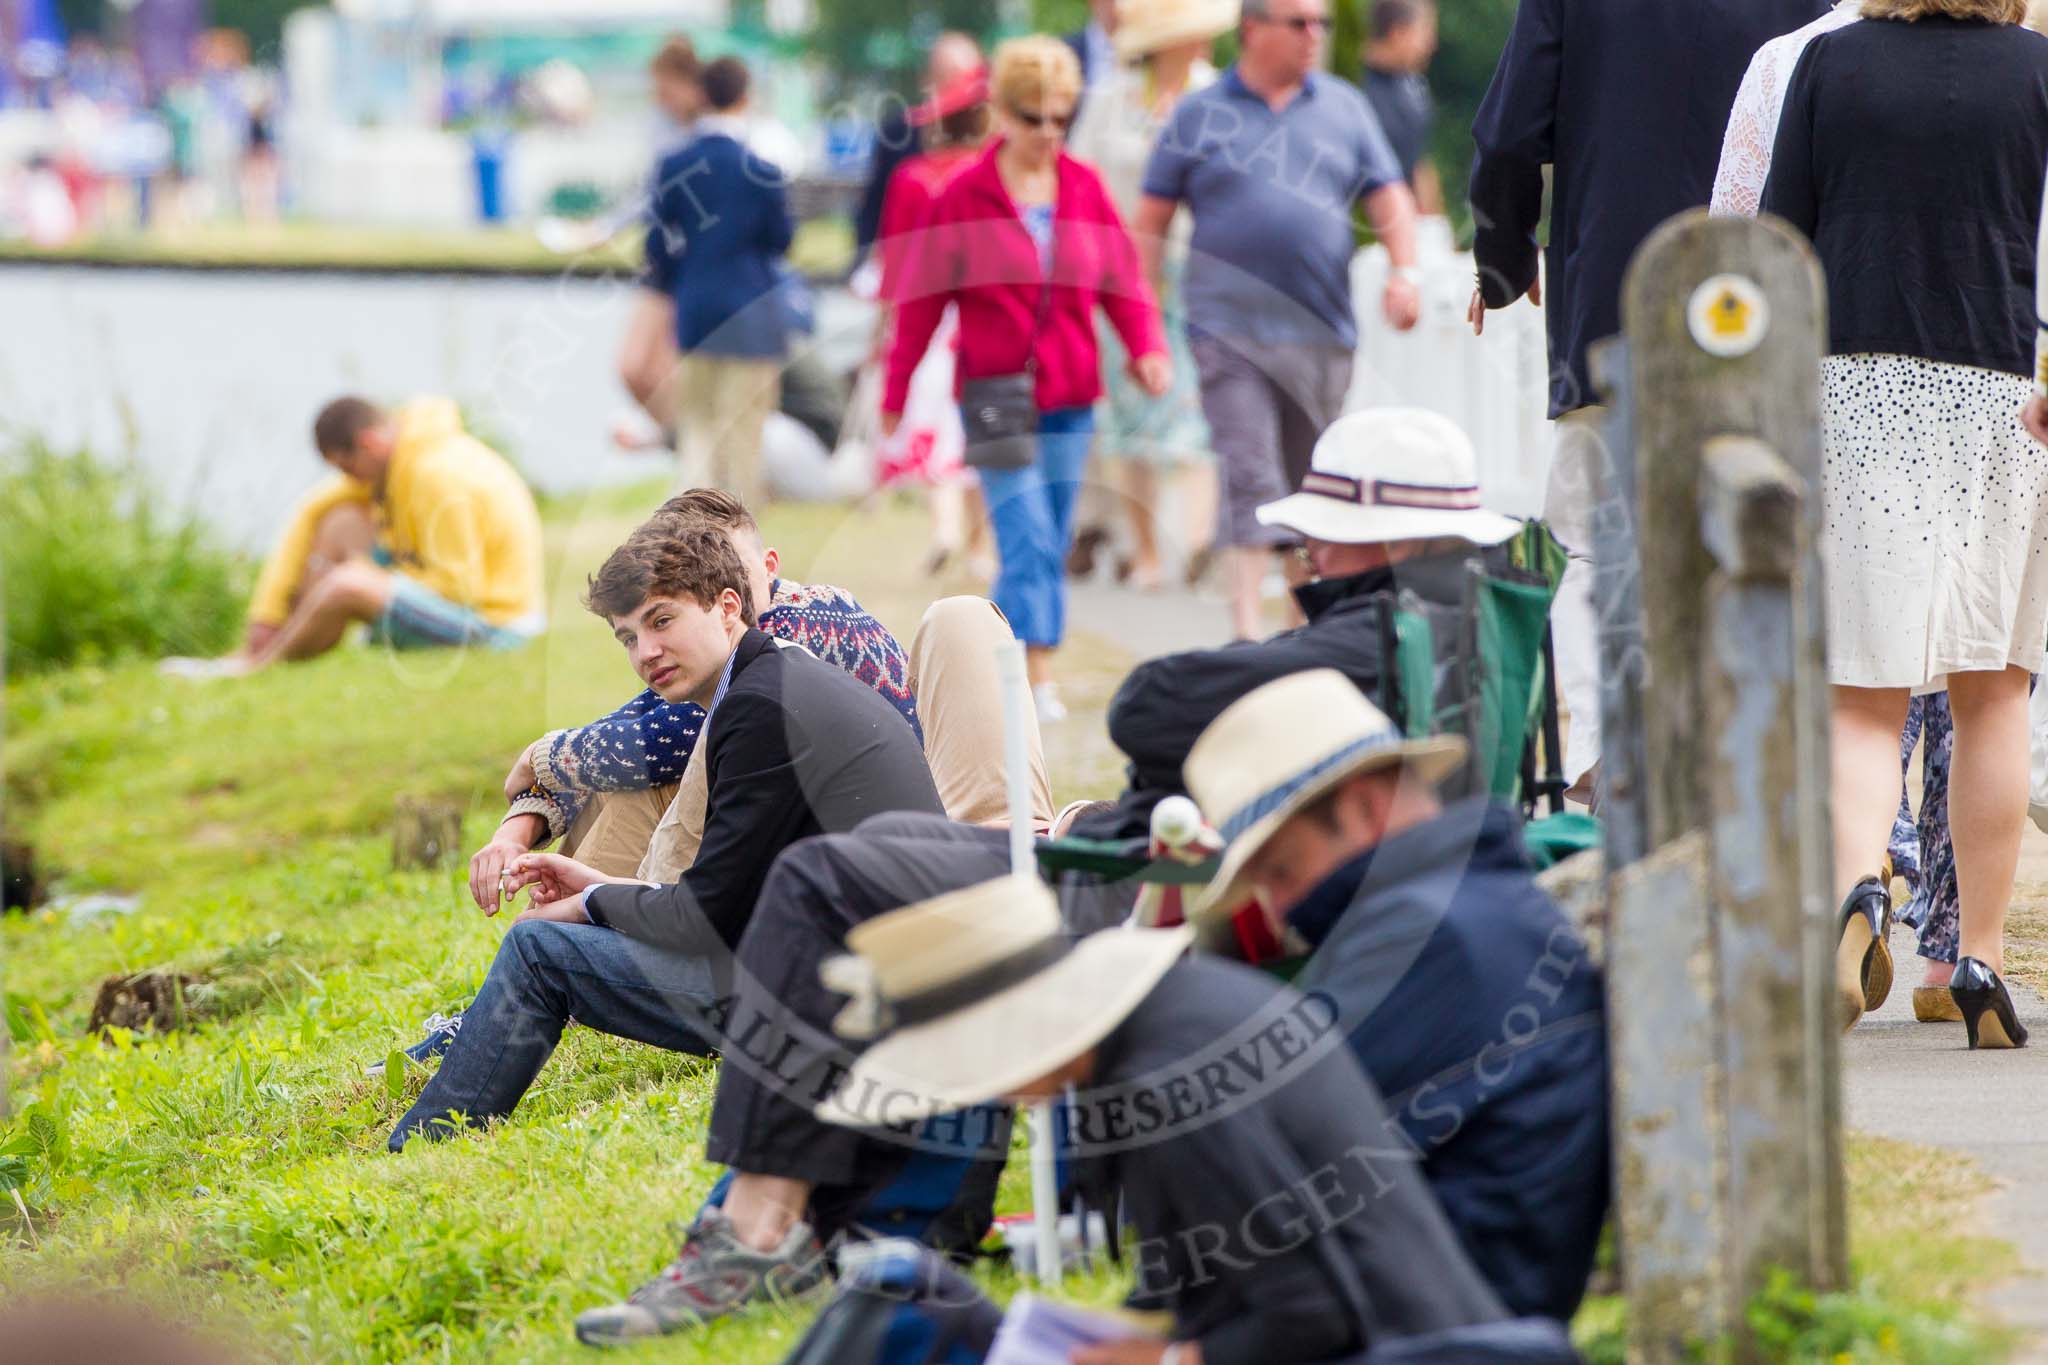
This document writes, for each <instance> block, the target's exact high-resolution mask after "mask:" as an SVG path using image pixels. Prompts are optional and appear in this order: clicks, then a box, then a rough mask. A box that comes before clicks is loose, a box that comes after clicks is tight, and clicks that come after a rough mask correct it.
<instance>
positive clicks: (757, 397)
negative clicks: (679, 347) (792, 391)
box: [676, 354, 782, 511]
mask: <svg viewBox="0 0 2048 1365" xmlns="http://www.w3.org/2000/svg"><path fill="white" fill-rule="evenodd" d="M677 377H678V380H679V383H678V384H677V394H678V398H679V400H680V401H679V403H678V421H677V425H676V454H677V456H678V457H679V468H678V474H677V487H678V488H679V489H682V490H688V489H690V488H692V487H695V486H696V485H697V484H699V483H704V484H708V485H709V486H710V487H713V488H722V489H724V490H725V491H726V492H728V493H730V494H732V495H733V496H734V497H736V498H738V499H739V500H740V501H741V502H743V503H745V504H746V505H747V506H748V507H749V508H751V509H753V510H755V511H759V510H760V506H761V503H762V500H763V498H764V497H765V495H766V489H765V488H764V487H763V485H762V482H761V429H762V428H763V427H764V426H766V425H767V422H768V415H769V414H770V413H772V412H774V411H775V409H776V405H777V404H778V403H779V402H780V401H781V397H782V362H781V361H779V360H741V359H736V358H731V357H727V356H715V355H699V354H692V355H686V356H684V357H683V359H682V364H681V367H680V369H679V370H678V371H677Z"/></svg>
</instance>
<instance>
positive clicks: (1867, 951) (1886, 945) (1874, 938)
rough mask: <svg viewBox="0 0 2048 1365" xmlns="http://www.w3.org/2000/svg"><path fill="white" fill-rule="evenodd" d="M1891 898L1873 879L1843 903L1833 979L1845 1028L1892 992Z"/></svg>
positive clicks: (1882, 886)
mask: <svg viewBox="0 0 2048 1365" xmlns="http://www.w3.org/2000/svg"><path fill="white" fill-rule="evenodd" d="M1891 927H1892V896H1891V892H1890V891H1889V890H1887V889H1886V888H1885V885H1884V883H1883V882H1881V881H1879V880H1878V879H1877V878H1876V877H1865V878H1864V879H1863V880H1862V881H1860V882H1858V883H1856V885H1855V886H1854V887H1852V888H1850V891H1849V895H1848V897H1847V898H1846V899H1845V900H1843V902H1842V933H1841V939H1840V941H1839V943H1838V944H1837V945H1836V948H1835V979H1836V981H1837V982H1838V983H1839V987H1840V990H1841V995H1842V1012H1843V1014H1844V1016H1846V1018H1847V1020H1848V1025H1854V1024H1855V1022H1856V1020H1857V1018H1858V1017H1859V1016H1861V1015H1862V1014H1863V1013H1864V1012H1865V1011H1867V1010H1874V1009H1876V1008H1877V1007H1878V1006H1880V1005H1882V1004H1884V1002H1885V998H1886V997H1887V996H1889V995H1890V994H1891V993H1892V948H1891V944H1890V942H1889V941H1888V940H1889V938H1890V935H1891Z"/></svg>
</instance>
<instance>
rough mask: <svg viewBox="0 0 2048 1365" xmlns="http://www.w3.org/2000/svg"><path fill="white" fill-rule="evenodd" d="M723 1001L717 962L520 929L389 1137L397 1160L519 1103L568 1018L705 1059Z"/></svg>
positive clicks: (616, 937) (558, 931) (538, 926)
mask: <svg viewBox="0 0 2048 1365" xmlns="http://www.w3.org/2000/svg"><path fill="white" fill-rule="evenodd" d="M718 997H719V992H718V991H717V988H716V983H715V981H714V970H713V964H712V963H710V962H709V961H707V960H706V959H704V958H702V957H698V956H694V955H691V954H686V953H676V952H670V951H668V950H666V949H661V948H653V947H649V946H648V945H647V944H644V943H641V942H638V941H637V940H635V939H630V938H627V937H626V936H625V935H624V934H621V933H618V932H616V931H614V930H611V929H606V928H602V927H600V926H598V925H595V924H556V923H553V922H551V921H548V920H526V921H523V922H521V923H518V924H515V925H513V926H512V928H511V929H510V930H509V931H508V932H507V933H506V935H505V940H504V942H503V943H501V944H499V945H498V956H497V958H496V960H495V961H493V962H492V963H491V971H490V975H489V977H487V978H486V979H485V981H484V988H483V990H482V991H480V992H479V993H478V994H477V997H476V1001H475V1003H474V1004H472V1005H470V1007H469V1008H468V1009H467V1010H465V1011H463V1021H462V1031H461V1032H460V1033H459V1034H457V1035H456V1038H455V1045H454V1046H453V1047H451V1048H450V1049H449V1050H448V1055H447V1056H446V1057H444V1058H442V1060H441V1069H440V1070H439V1071H437V1072H435V1073H434V1077H433V1079H432V1080H430V1081H428V1082H427V1087H426V1089H425V1090H423V1091H421V1092H420V1097H419V1099H418V1100H417V1101H415V1102H414V1104H413V1106H412V1108H411V1109H410V1110H408V1111H407V1112H406V1115H405V1117H404V1118H403V1119H401V1120H399V1123H398V1127H397V1128H396V1129H395V1130H394V1131H393V1132H392V1134H391V1141H390V1144H389V1145H390V1148H391V1150H392V1151H394V1152H395V1151H397V1150H398V1149H399V1148H401V1147H403V1146H404V1145H405V1143H406V1140H407V1139H408V1138H410V1137H412V1136H413V1135H414V1134H416V1133H417V1134H422V1135H424V1136H426V1137H428V1138H439V1137H446V1136H449V1135H450V1134H452V1133H454V1132H456V1131H458V1127H457V1125H456V1124H454V1123H452V1122H449V1121H448V1120H449V1118H450V1116H451V1115H452V1114H460V1115H461V1116H462V1120H463V1122H465V1123H467V1124H468V1125H469V1126H471V1127H481V1126H482V1125H483V1124H485V1123H487V1122H489V1121H490V1120H491V1119H494V1118H501V1117H503V1116H504V1115H506V1114H509V1113H511V1112H512V1110H513V1109H514V1108H515V1107H517V1105H518V1104H519V1101H520V1098H521V1097H522V1096H524V1095H525V1094H526V1090H527V1087H528V1086H531V1085H532V1084H533V1079H534V1077H536V1076H538V1075H539V1074H540V1069H541V1068H542V1067H544V1066H546V1065H547V1062H548V1058H549V1057H550V1056H552V1055H553V1054H554V1050H555V1044H556V1043H557V1042H559V1041H560V1040H561V1037H562V1028H563V1026H564V1025H565V1024H567V1023H568V1022H569V1021H570V1020H571V1019H574V1020H575V1021H576V1022H577V1023H579V1024H583V1025H585V1026H587V1027H589V1028H594V1029H599V1030H601V1031H603V1032H605V1033H610V1034H614V1035H616V1036H618V1037H620V1038H631V1039H632V1040H633V1041H635V1042H639V1043H651V1044H652V1045H654V1046H655V1047H662V1048H667V1049H669V1050H670V1051H672V1052H689V1053H695V1054H697V1055H700V1056H709V1055H710V1054H711V1052H712V1050H713V1047H714V1046H715V1044H716V1037H715V1035H714V1034H712V1033H711V1031H710V1029H709V1028H708V1026H707V1023H706V1020H707V1018H710V1017H714V1016H715V1012H716V1001H717V999H718Z"/></svg>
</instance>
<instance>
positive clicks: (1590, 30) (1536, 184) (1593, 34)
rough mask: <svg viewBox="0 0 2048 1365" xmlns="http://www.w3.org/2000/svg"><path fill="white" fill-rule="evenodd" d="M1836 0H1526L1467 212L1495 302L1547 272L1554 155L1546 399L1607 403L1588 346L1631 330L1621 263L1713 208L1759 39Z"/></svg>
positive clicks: (1508, 299)
mask: <svg viewBox="0 0 2048 1365" xmlns="http://www.w3.org/2000/svg"><path fill="white" fill-rule="evenodd" d="M1828 8H1829V0H1682V2H1681V0H1521V4H1520V6H1519V7H1518V8H1517V9H1516V11H1515V26H1514V29H1513V31H1512V32H1511V33H1510V34H1509V37H1508V45H1507V47H1506V49H1505V50H1503V51H1502V53H1501V55H1500V65H1499V67H1498V68H1496V69H1495V71H1494V73H1493V85H1492V87H1491V88H1489V89H1488V90H1487V92H1486V100H1485V102H1484V103H1483V104H1481V105H1480V106H1479V116H1478V118H1477V119H1476V120H1474V122H1473V124H1472V137H1473V140H1474V141H1475V142H1476V143H1477V144H1478V147H1477V154H1476V156H1475V157H1474V159H1473V162H1472V190H1471V195H1472V220H1473V223H1474V225H1475V231H1476V236H1475V237H1474V240H1473V244H1472V249H1473V252H1474V254H1475V255H1477V257H1478V263H1479V287H1480V289H1481V290H1482V291H1483V292H1484V293H1485V296H1486V306H1487V307H1489V308H1505V307H1506V306H1507V305H1508V304H1510V303H1513V302H1514V301H1515V300H1516V299H1517V298H1520V297H1521V296H1522V295H1523V294H1526V293H1528V292H1529V286H1530V285H1531V284H1532V283H1534V282H1535V280H1536V250H1537V248H1536V228H1537V225H1538V224H1539V223H1540V222H1541V221H1542V218H1543V168H1544V167H1545V166H1551V167H1553V176H1552V178H1553V184H1552V187H1551V210H1550V245H1549V261H1550V271H1549V276H1548V278H1547V279H1546V281H1545V286H1544V309H1545V311H1546V312H1547V314H1548V319H1547V320H1548V323H1549V328H1550V369H1551V378H1550V413H1551V416H1553V417H1556V416H1559V415H1561V414H1563V413H1567V412H1571V411H1573V410H1574V409H1577V408H1582V407H1585V406H1587V405H1588V404H1591V403H1597V402H1598V401H1599V397H1598V395H1597V394H1595V393H1594V391H1593V386H1592V381H1591V379H1590V378H1589V377H1588V373H1587V368H1586V348H1587V347H1588V346H1590V345H1592V343H1594V342H1596V341H1598V340H1600V339H1601V338H1603V337H1609V336H1613V335H1614V334H1615V333H1616V332H1619V331H1620V330H1621V278H1622V274H1623V272H1624V271H1626V270H1627V268H1628V263H1629V258H1630V257H1632V256H1633V255H1635V251H1636V248H1637V247H1638V246H1640V245H1641V244H1642V241H1643V239H1644V238H1645V237H1647V236H1649V235H1650V232H1651V230H1652V229H1654V228H1655V227H1656V226H1657V225H1658V224H1660V223H1662V222H1663V221H1664V220H1665V219H1667V218H1670V217H1671V216H1672V215H1674V214H1677V213H1681V212H1683V211H1684V210H1686V209H1690V208H1704V207H1706V204H1707V200H1708V199H1709V198H1711V197H1712V194H1713V189H1714V170H1715V168H1716V166H1717V165H1718V164H1719V163H1720V159H1721V138H1722V135H1723V133H1725V132H1726V131H1727V124H1728V111H1729V109H1730V108H1731V107H1732V106H1733V105H1734V103H1735V91H1736V87H1738V86H1739V85H1741V84H1742V73H1743V72H1744V71H1746V70H1748V69H1749V60H1750V58H1751V57H1753V56H1755V55H1756V50H1757V49H1758V48H1759V47H1762V46H1763V45H1764V44H1765V43H1766V42H1768V41H1770V40H1771V39H1772V38H1775V37H1777V36H1778V35H1779V34H1781V33H1790V32H1791V31H1792V30H1793V29H1796V28H1800V27H1803V26H1804V25H1806V24H1808V23H1811V22H1812V21H1813V20H1815V19H1817V18H1819V17H1820V16H1821V15H1822V14H1823V13H1824V12H1826V10H1827V9H1828Z"/></svg>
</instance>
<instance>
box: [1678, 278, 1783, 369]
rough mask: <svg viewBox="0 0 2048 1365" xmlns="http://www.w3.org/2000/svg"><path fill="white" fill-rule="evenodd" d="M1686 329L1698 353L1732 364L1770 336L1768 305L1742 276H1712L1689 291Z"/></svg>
mask: <svg viewBox="0 0 2048 1365" xmlns="http://www.w3.org/2000/svg"><path fill="white" fill-rule="evenodd" d="M1686 325H1687V327H1688V328H1689V329H1690V330H1691V332H1692V339H1693V341H1694V342H1696V343H1697V344H1698V345H1699V348H1700V349H1701V350H1703V351H1705V352H1706V353H1707V354H1708V355H1711V356H1718V357H1720V358H1721V359H1723V360H1732V359H1734V358H1735V357H1736V356H1744V355H1748V354H1749V353H1750V352H1751V351H1754V350H1755V349H1756V348H1757V347H1758V346H1761V345H1762V344H1763V340H1764V338H1765V337H1766V336H1768V335H1769V334H1770V330H1771V302H1770V300H1769V299H1767V298H1765V297H1764V291H1763V290H1761V289H1759V288H1757V285H1756V281H1754V280H1752V279H1750V278H1748V277H1747V276H1745V275H1716V276H1714V277H1713V278H1711V279H1708V280H1704V281H1702V282H1701V284H1700V286H1699V287H1698V288H1697V289H1695V290H1693V291H1692V299H1691V301H1690V302H1689V303H1688V304H1687V305H1686Z"/></svg>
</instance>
